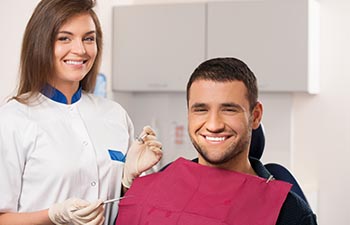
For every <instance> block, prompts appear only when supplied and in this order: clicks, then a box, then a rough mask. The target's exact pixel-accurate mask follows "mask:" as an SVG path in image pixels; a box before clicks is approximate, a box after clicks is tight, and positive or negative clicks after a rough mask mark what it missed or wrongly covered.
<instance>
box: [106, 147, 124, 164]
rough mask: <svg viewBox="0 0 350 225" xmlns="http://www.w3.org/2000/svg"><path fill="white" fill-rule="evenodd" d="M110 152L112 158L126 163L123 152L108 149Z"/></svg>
mask: <svg viewBox="0 0 350 225" xmlns="http://www.w3.org/2000/svg"><path fill="white" fill-rule="evenodd" d="M108 153H109V156H110V157H111V159H112V160H115V161H119V162H124V163H125V155H124V154H123V153H122V152H120V151H116V150H111V149H108Z"/></svg>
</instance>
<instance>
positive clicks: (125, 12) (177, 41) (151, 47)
mask: <svg viewBox="0 0 350 225" xmlns="http://www.w3.org/2000/svg"><path fill="white" fill-rule="evenodd" d="M113 26H114V37H113V39H114V40H113V44H114V45H113V89H114V90H118V91H184V90H185V89H186V83H187V80H188V79H189V77H190V74H191V73H192V72H193V70H194V69H195V67H196V66H198V64H199V63H200V62H202V61H203V60H204V59H205V3H191V4H162V5H159V4H148V5H131V6H117V7H114V25H113Z"/></svg>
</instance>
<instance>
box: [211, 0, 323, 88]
mask: <svg viewBox="0 0 350 225" xmlns="http://www.w3.org/2000/svg"><path fill="white" fill-rule="evenodd" d="M318 23H319V15H318V4H317V3H316V2H315V1H313V0H264V1H261V0H252V1H242V0H238V1H233V2H210V3H208V57H209V58H212V57H218V56H232V57H237V58H239V59H241V60H243V61H244V62H246V63H247V64H248V66H249V67H250V68H251V69H252V71H253V72H254V73H255V75H256V76H257V78H258V83H259V87H260V91H272V92H274V91H283V92H284V91H287V92H289V91H291V92H295V91H296V92H299V91H300V92H309V93H317V92H318V89H319V84H318V77H319V75H318V68H319V60H318V58H319V55H318V45H319V32H318V26H319V25H318Z"/></svg>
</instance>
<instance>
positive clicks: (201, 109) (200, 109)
mask: <svg viewBox="0 0 350 225" xmlns="http://www.w3.org/2000/svg"><path fill="white" fill-rule="evenodd" d="M193 111H194V112H206V111H207V109H205V108H196V109H194V110H193Z"/></svg>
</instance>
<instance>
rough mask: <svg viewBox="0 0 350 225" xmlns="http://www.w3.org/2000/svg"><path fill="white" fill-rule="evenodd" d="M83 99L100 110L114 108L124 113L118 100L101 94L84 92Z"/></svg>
mask: <svg viewBox="0 0 350 225" xmlns="http://www.w3.org/2000/svg"><path fill="white" fill-rule="evenodd" d="M83 101H85V102H87V103H88V104H90V105H94V106H95V107H97V108H99V109H102V110H107V111H110V110H113V111H114V110H116V111H118V112H122V113H126V111H125V109H124V107H123V106H121V105H120V104H119V103H118V102H116V101H113V100H111V99H108V98H104V97H101V96H96V95H94V94H91V93H84V94H83Z"/></svg>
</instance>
